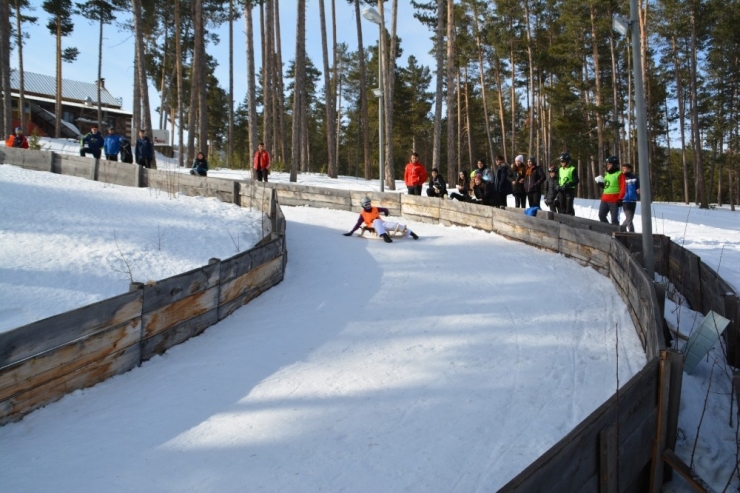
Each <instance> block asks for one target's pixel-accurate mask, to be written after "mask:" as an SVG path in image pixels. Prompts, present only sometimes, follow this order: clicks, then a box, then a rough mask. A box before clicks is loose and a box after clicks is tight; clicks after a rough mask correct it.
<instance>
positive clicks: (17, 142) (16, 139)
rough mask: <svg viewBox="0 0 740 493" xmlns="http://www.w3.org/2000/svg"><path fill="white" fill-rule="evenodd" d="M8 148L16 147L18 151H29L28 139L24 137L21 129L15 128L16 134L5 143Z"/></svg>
mask: <svg viewBox="0 0 740 493" xmlns="http://www.w3.org/2000/svg"><path fill="white" fill-rule="evenodd" d="M5 146H6V147H15V148H16V149H28V139H27V138H26V136H25V135H23V130H22V129H21V127H16V128H15V134H14V135H10V136H9V137H8V139H7V140H6V141H5Z"/></svg>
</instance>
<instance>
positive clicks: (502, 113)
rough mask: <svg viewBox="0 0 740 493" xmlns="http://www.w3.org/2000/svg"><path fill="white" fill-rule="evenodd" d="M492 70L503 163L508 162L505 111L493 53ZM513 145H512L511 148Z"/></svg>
mask: <svg viewBox="0 0 740 493" xmlns="http://www.w3.org/2000/svg"><path fill="white" fill-rule="evenodd" d="M493 70H494V76H495V77H496V87H497V90H496V94H497V96H498V119H499V124H500V125H501V150H502V151H503V154H504V162H507V163H508V162H509V159H508V154H509V153H508V151H507V146H506V110H505V108H504V94H503V92H501V87H502V85H501V62H500V61H499V58H498V55H496V53H495V52H494V54H493ZM513 147H514V144H512V148H513ZM513 156H514V155H513V154H512V159H513Z"/></svg>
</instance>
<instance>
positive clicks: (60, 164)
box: [54, 153, 97, 180]
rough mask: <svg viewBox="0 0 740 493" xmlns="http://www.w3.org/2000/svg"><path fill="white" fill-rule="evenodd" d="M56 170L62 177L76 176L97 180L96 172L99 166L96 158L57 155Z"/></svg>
mask: <svg viewBox="0 0 740 493" xmlns="http://www.w3.org/2000/svg"><path fill="white" fill-rule="evenodd" d="M54 168H55V169H57V170H58V172H59V174H61V175H68V176H76V177H78V178H86V179H88V180H95V178H96V172H95V171H96V169H97V166H96V163H95V158H92V157H82V156H70V155H68V154H64V155H60V154H56V153H55V154H54Z"/></svg>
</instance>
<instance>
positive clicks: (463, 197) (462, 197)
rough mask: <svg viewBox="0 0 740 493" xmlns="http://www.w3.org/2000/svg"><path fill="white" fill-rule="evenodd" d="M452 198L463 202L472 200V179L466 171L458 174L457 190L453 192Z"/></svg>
mask: <svg viewBox="0 0 740 493" xmlns="http://www.w3.org/2000/svg"><path fill="white" fill-rule="evenodd" d="M450 198H451V199H456V200H459V201H461V202H468V201H470V179H469V178H468V174H467V173H465V172H464V171H460V172H459V173H458V174H457V192H452V193H451V194H450Z"/></svg>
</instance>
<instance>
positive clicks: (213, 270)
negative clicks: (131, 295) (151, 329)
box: [142, 262, 220, 313]
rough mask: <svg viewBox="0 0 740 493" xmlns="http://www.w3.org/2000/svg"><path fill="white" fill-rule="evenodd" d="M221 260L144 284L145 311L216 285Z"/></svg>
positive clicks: (147, 311) (150, 310) (143, 309)
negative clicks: (153, 282) (150, 283)
mask: <svg viewBox="0 0 740 493" xmlns="http://www.w3.org/2000/svg"><path fill="white" fill-rule="evenodd" d="M219 273H220V262H214V263H212V264H209V265H204V266H203V267H199V268H197V269H194V270H191V271H190V272H185V273H183V274H178V275H176V276H172V277H168V278H167V279H163V280H161V281H158V282H157V283H155V284H152V285H145V286H144V304H143V307H142V311H143V312H144V313H149V312H152V311H154V310H156V309H158V308H161V307H163V306H166V305H169V304H171V303H173V302H177V301H180V300H182V299H183V298H186V297H190V296H191V295H193V294H195V293H199V292H203V291H206V290H208V289H209V288H212V287H214V286H216V285H217V284H218V282H219V277H218V276H219Z"/></svg>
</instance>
